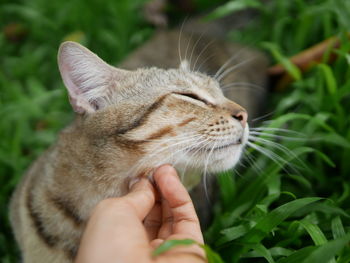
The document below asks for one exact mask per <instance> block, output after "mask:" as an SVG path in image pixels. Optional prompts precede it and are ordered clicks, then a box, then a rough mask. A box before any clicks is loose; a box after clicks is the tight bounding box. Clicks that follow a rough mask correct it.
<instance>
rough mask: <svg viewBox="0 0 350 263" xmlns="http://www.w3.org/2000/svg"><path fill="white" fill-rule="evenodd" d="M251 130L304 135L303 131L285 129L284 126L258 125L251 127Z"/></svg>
mask: <svg viewBox="0 0 350 263" xmlns="http://www.w3.org/2000/svg"><path fill="white" fill-rule="evenodd" d="M249 130H251V131H272V132H283V133H294V134H298V135H301V136H304V134H302V133H301V132H297V131H294V130H289V129H284V128H270V127H256V128H250V129H249Z"/></svg>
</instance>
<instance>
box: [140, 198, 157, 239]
mask: <svg viewBox="0 0 350 263" xmlns="http://www.w3.org/2000/svg"><path fill="white" fill-rule="evenodd" d="M143 225H144V226H145V229H146V232H147V236H148V240H153V239H155V238H156V237H157V236H158V232H159V229H160V227H161V225H162V207H161V203H160V202H159V201H158V202H156V203H155V204H154V206H153V208H152V210H151V212H150V213H149V214H148V215H147V216H146V218H145V220H144V221H143Z"/></svg>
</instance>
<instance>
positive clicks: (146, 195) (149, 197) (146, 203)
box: [122, 178, 156, 220]
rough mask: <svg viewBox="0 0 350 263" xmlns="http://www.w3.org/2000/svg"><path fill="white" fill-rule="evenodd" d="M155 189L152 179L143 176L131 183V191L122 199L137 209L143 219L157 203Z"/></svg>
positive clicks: (138, 214) (136, 211)
mask: <svg viewBox="0 0 350 263" xmlns="http://www.w3.org/2000/svg"><path fill="white" fill-rule="evenodd" d="M155 195H156V192H155V189H154V187H153V185H152V184H151V183H150V181H149V180H148V179H146V178H141V179H139V180H137V181H136V182H135V181H133V182H131V183H130V192H129V193H128V194H127V195H126V196H124V197H122V200H123V201H124V202H125V203H127V204H128V205H130V206H131V208H132V209H134V210H135V213H136V215H137V217H138V218H139V219H140V220H143V219H144V218H145V217H146V216H147V214H148V213H149V212H150V211H151V209H152V207H153V206H154V203H155Z"/></svg>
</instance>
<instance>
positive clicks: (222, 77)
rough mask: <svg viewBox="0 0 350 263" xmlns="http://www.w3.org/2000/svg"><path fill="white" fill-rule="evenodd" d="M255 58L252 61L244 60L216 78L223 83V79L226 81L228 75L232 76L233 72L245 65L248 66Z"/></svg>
mask: <svg viewBox="0 0 350 263" xmlns="http://www.w3.org/2000/svg"><path fill="white" fill-rule="evenodd" d="M253 59H254V58H251V59H247V60H244V61H242V62H240V63H238V64H236V65H234V66H231V67H229V68H228V69H226V70H225V71H224V72H222V73H221V74H220V75H219V76H217V77H216V79H217V81H219V82H220V81H221V80H222V79H224V78H225V77H226V76H227V75H228V74H230V73H231V72H232V71H234V70H236V69H238V68H239V67H241V66H243V65H244V64H247V63H249V62H251V61H252V60H253Z"/></svg>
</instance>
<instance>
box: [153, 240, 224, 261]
mask: <svg viewBox="0 0 350 263" xmlns="http://www.w3.org/2000/svg"><path fill="white" fill-rule="evenodd" d="M194 244H197V245H198V246H200V247H201V248H203V250H204V251H205V254H206V257H207V260H208V263H224V261H223V260H222V259H221V257H220V255H219V254H217V253H216V252H215V251H213V250H212V249H211V248H210V247H209V246H208V245H205V244H204V245H203V244H198V243H197V242H196V241H194V240H192V239H180V240H167V241H165V242H163V243H162V244H161V245H160V246H159V247H157V248H156V249H155V250H154V251H153V253H152V256H153V257H156V256H159V255H160V254H163V253H164V252H166V251H168V250H170V249H172V248H174V247H177V246H190V245H194Z"/></svg>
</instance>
